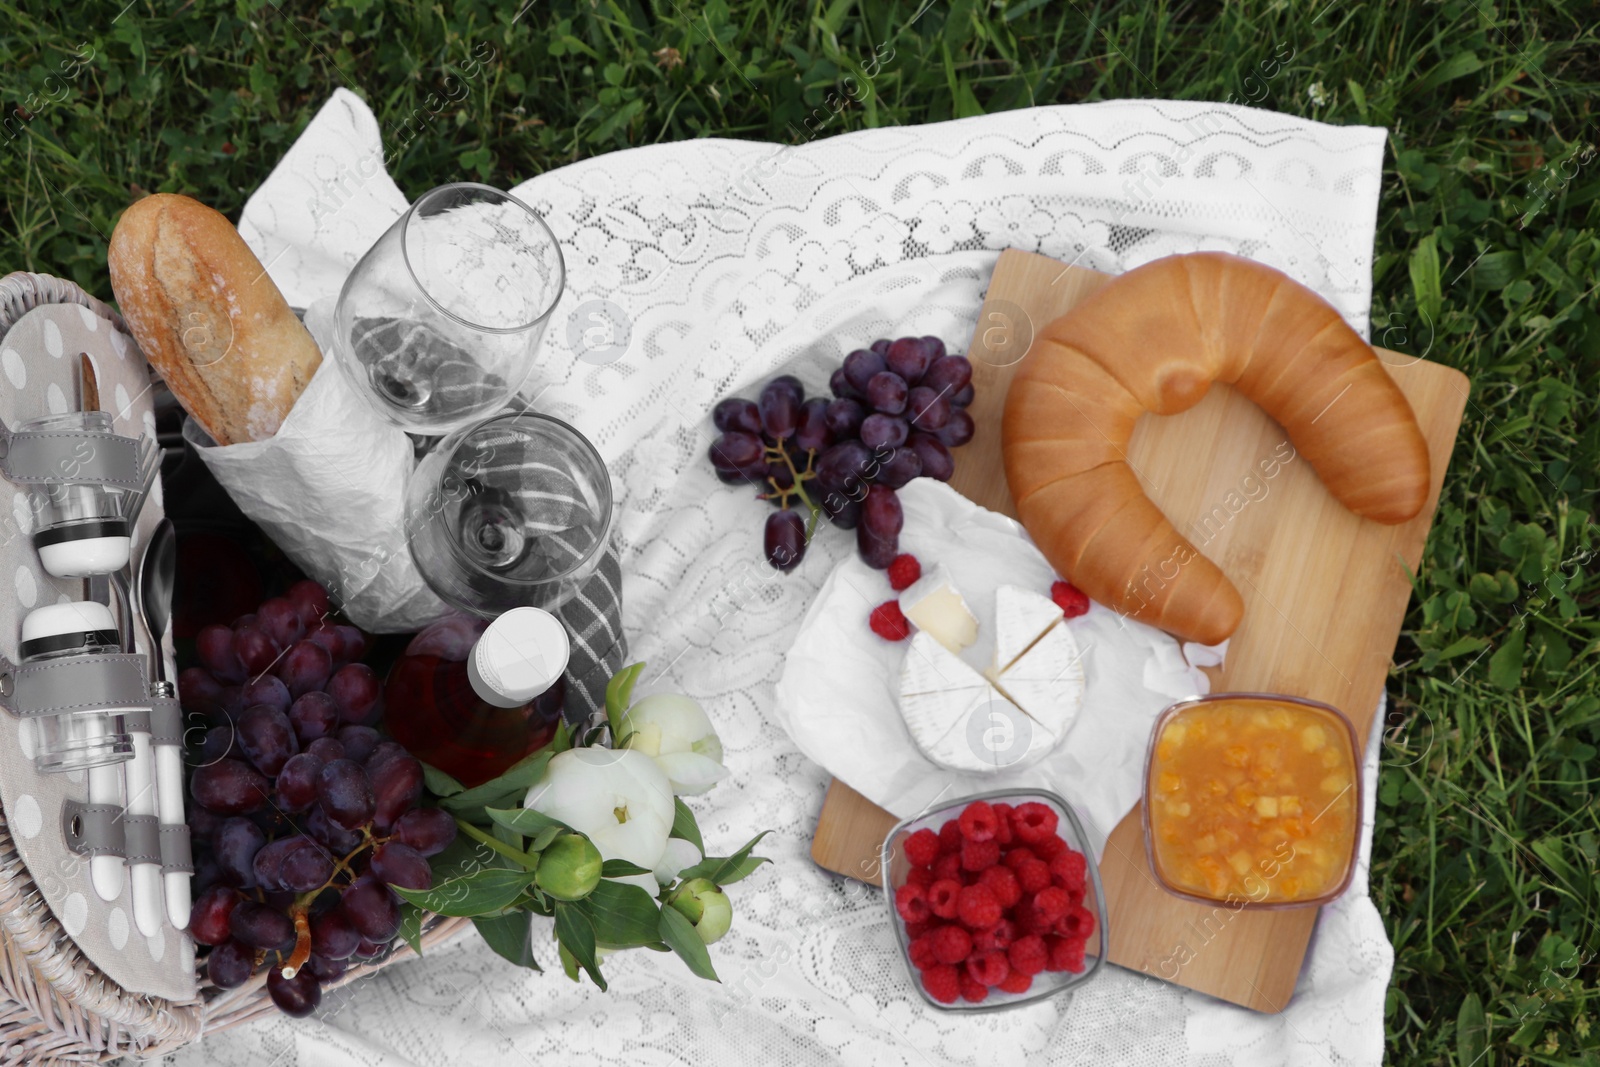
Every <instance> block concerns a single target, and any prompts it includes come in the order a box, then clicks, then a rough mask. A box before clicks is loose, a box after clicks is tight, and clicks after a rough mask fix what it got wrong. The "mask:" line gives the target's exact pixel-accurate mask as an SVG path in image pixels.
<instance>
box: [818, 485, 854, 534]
mask: <svg viewBox="0 0 1600 1067" xmlns="http://www.w3.org/2000/svg"><path fill="white" fill-rule="evenodd" d="M822 507H823V510H824V511H825V512H826V513H827V516H828V521H830V522H832V523H833V524H834V525H835V526H837V527H839V529H841V530H854V529H855V528H856V524H857V523H858V522H860V521H861V501H859V500H852V499H850V498H849V497H847V496H844V495H843V494H829V496H828V497H827V498H826V499H824V501H823V503H822Z"/></svg>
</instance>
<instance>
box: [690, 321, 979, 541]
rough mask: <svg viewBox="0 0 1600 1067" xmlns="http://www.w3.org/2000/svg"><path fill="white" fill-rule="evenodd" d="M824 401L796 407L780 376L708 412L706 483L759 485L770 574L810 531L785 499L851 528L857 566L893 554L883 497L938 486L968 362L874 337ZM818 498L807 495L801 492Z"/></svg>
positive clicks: (962, 437) (891, 499) (964, 420)
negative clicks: (914, 483)
mask: <svg viewBox="0 0 1600 1067" xmlns="http://www.w3.org/2000/svg"><path fill="white" fill-rule="evenodd" d="M829 386H830V388H831V389H832V392H833V398H832V399H828V398H826V397H812V398H811V399H809V400H807V399H806V397H805V390H804V389H803V388H802V387H801V385H800V381H799V379H797V378H795V377H793V376H791V375H787V374H786V375H783V376H781V377H778V378H774V379H772V380H771V381H770V382H768V383H767V384H766V385H765V386H763V387H762V389H761V394H760V396H759V398H758V399H757V400H755V401H750V400H746V399H743V398H741V397H730V398H728V399H727V400H724V401H722V402H721V403H719V404H718V405H717V406H716V408H715V409H714V410H713V411H712V413H711V418H712V421H713V422H714V423H715V424H716V427H717V429H718V430H720V431H722V433H721V436H719V437H718V438H717V439H716V440H715V441H713V442H712V444H711V463H712V466H713V467H715V468H716V472H717V477H719V478H721V479H722V480H723V481H724V482H728V483H730V484H736V483H739V482H748V483H750V484H753V485H758V486H763V487H766V488H767V489H768V490H769V491H768V492H765V493H763V494H762V497H763V499H767V500H770V501H772V502H773V503H774V504H775V505H777V507H778V510H777V511H775V512H773V513H772V514H770V515H768V516H767V526H766V533H765V548H766V555H767V562H769V563H771V564H772V565H773V566H774V567H776V568H778V569H779V570H782V571H787V570H791V569H793V568H794V567H795V566H796V565H798V564H799V562H800V560H801V559H802V558H803V557H804V556H805V551H806V543H807V541H808V539H809V534H810V530H811V528H812V524H811V523H809V522H807V520H806V519H805V518H803V517H802V516H801V514H800V511H799V509H798V508H794V507H791V506H790V505H791V500H792V498H797V499H798V500H799V501H800V502H801V503H802V504H804V505H806V506H807V507H808V508H809V509H811V510H812V512H813V518H814V514H815V511H816V510H820V511H821V512H823V513H824V514H826V515H827V516H828V518H829V519H830V520H832V522H833V524H834V525H835V526H839V527H841V528H843V529H846V530H855V531H856V545H857V547H858V548H859V550H860V552H861V558H862V559H863V560H865V561H866V563H867V565H868V566H869V567H876V568H878V569H880V570H881V569H882V568H884V567H887V566H888V565H889V563H890V561H891V560H893V559H894V557H895V556H897V555H899V553H900V530H901V528H902V526H903V525H904V523H905V515H904V512H903V511H902V509H901V507H900V499H899V497H898V496H896V495H895V490H896V489H899V488H901V487H902V486H904V485H905V484H906V483H907V482H910V481H911V480H912V479H913V478H917V477H920V476H922V475H927V476H928V477H931V478H937V479H938V480H939V481H941V482H947V481H949V480H950V476H951V475H952V474H953V473H954V472H955V461H954V460H953V459H952V458H951V456H950V449H952V448H957V447H960V446H961V445H964V444H966V443H967V442H968V441H970V440H972V434H973V430H974V426H973V422H972V416H971V415H970V414H969V413H968V412H967V410H966V409H967V406H968V405H969V404H971V403H972V397H973V387H972V364H971V363H969V362H968V361H967V358H966V357H965V356H953V355H948V354H946V352H945V347H944V342H943V341H941V340H939V339H938V338H937V337H901V338H899V339H898V340H895V341H889V340H877V341H874V342H872V345H871V347H870V348H861V349H857V350H856V351H854V352H851V353H850V354H849V355H848V356H846V357H845V359H844V364H843V365H842V366H841V367H840V368H839V369H838V370H836V371H834V372H833V377H832V379H831V380H830V381H829ZM814 494H815V495H817V496H818V497H819V499H813V495H814Z"/></svg>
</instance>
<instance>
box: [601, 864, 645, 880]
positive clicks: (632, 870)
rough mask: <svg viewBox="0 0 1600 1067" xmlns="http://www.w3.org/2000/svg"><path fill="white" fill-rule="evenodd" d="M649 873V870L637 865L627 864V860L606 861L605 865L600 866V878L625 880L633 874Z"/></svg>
mask: <svg viewBox="0 0 1600 1067" xmlns="http://www.w3.org/2000/svg"><path fill="white" fill-rule="evenodd" d="M649 873H650V868H648V867H641V866H639V865H638V864H637V863H629V862H628V861H627V860H606V861H605V863H603V864H601V865H600V877H602V878H626V877H628V876H629V875H633V874H649Z"/></svg>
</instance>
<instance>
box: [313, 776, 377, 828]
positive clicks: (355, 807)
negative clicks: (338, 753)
mask: <svg viewBox="0 0 1600 1067" xmlns="http://www.w3.org/2000/svg"><path fill="white" fill-rule="evenodd" d="M317 800H318V802H319V803H320V804H321V806H322V810H323V811H325V812H327V815H328V819H329V821H331V822H332V823H333V824H334V825H335V826H341V827H343V828H344V829H346V830H355V829H357V828H359V827H360V826H361V825H362V824H363V823H365V822H367V821H368V820H370V819H371V818H372V809H373V806H374V800H373V797H372V782H371V781H370V780H369V779H368V778H367V772H366V771H364V770H362V769H361V765H360V764H359V763H357V762H355V761H354V760H351V759H336V760H334V761H333V762H332V763H329V764H326V765H325V766H324V767H323V768H322V770H321V771H319V772H318V773H317Z"/></svg>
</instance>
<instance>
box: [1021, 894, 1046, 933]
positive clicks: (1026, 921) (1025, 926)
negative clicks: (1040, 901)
mask: <svg viewBox="0 0 1600 1067" xmlns="http://www.w3.org/2000/svg"><path fill="white" fill-rule="evenodd" d="M1011 919H1012V921H1013V922H1015V923H1016V924H1017V929H1018V930H1019V931H1021V932H1022V933H1024V934H1049V933H1054V932H1055V923H1054V922H1052V921H1051V920H1049V919H1046V918H1044V917H1043V916H1042V915H1040V914H1039V909H1038V908H1035V907H1034V906H1033V898H1032V897H1023V898H1022V900H1021V901H1019V902H1018V903H1017V906H1016V907H1014V908H1012V909H1011Z"/></svg>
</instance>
